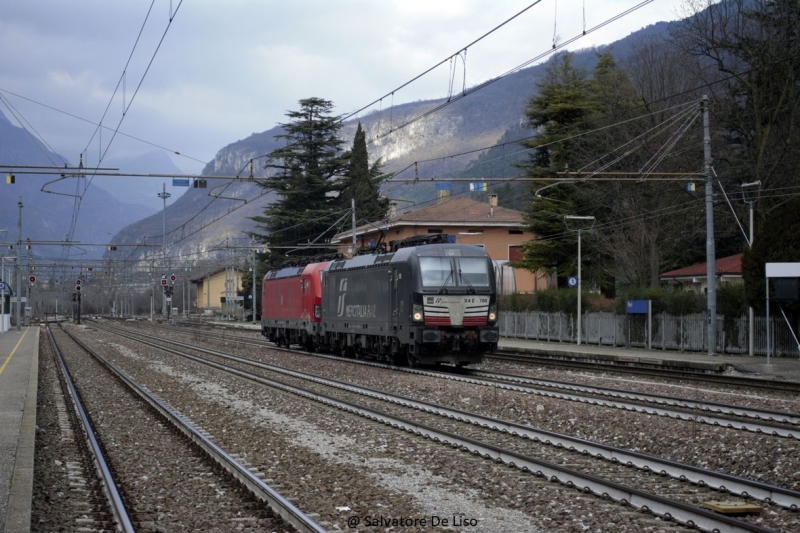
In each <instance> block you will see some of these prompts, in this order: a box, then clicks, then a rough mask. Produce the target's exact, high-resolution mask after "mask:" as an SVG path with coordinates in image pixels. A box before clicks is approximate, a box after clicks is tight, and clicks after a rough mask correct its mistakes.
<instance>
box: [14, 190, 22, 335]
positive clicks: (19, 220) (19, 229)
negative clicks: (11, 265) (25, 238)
mask: <svg viewBox="0 0 800 533" xmlns="http://www.w3.org/2000/svg"><path fill="white" fill-rule="evenodd" d="M17 206H18V207H19V215H18V216H17V257H16V258H14V261H15V263H16V264H15V274H16V276H17V312H16V320H17V331H22V324H21V321H20V313H19V308H20V306H21V305H22V296H21V294H22V287H21V286H20V278H21V277H22V272H21V270H20V262H21V259H20V258H21V257H22V254H21V253H20V250H21V246H22V196H20V197H19V200H18V201H17Z"/></svg>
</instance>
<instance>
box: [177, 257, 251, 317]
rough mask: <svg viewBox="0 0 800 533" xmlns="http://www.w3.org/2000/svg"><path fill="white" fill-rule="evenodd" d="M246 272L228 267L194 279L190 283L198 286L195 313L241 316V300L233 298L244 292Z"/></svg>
mask: <svg viewBox="0 0 800 533" xmlns="http://www.w3.org/2000/svg"><path fill="white" fill-rule="evenodd" d="M244 272H245V270H243V269H240V268H234V267H228V268H220V269H219V270H215V271H209V272H208V273H207V274H205V275H203V276H198V277H196V278H192V279H191V280H190V281H191V282H192V283H193V284H195V285H197V301H196V303H195V312H197V313H215V314H225V315H237V316H238V315H239V314H241V313H242V310H241V309H240V307H239V303H240V302H239V300H238V299H233V300H232V299H231V298H237V297H236V293H237V292H238V291H240V290H242V274H243V273H244Z"/></svg>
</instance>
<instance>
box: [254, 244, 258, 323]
mask: <svg viewBox="0 0 800 533" xmlns="http://www.w3.org/2000/svg"><path fill="white" fill-rule="evenodd" d="M257 251H258V250H256V249H255V248H253V324H255V323H256V309H258V307H257V301H256V252H257Z"/></svg>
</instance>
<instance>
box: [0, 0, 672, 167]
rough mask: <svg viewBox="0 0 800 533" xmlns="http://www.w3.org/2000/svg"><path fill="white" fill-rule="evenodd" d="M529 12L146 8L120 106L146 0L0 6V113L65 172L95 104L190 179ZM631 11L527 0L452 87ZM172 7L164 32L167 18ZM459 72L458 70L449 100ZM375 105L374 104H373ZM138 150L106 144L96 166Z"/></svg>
mask: <svg viewBox="0 0 800 533" xmlns="http://www.w3.org/2000/svg"><path fill="white" fill-rule="evenodd" d="M532 3H534V0H281V1H278V0H224V1H223V0H184V1H183V3H181V2H180V0H171V1H170V0H155V2H154V4H153V8H152V11H151V13H150V15H149V19H148V20H147V23H146V25H145V26H144V30H143V31H142V34H141V37H140V38H139V42H138V45H137V47H136V50H135V52H134V53H133V56H132V58H131V62H130V65H129V66H128V68H127V70H126V76H125V83H124V91H123V90H122V87H120V90H119V91H118V92H117V94H116V95H115V96H114V98H113V100H112V94H113V93H114V90H115V88H116V86H117V84H118V82H119V81H120V78H121V75H122V72H123V70H124V69H125V65H126V62H127V61H128V57H129V56H130V55H131V51H132V50H133V47H134V43H135V42H136V39H137V36H138V35H139V32H140V29H141V28H142V26H143V23H144V21H145V17H146V16H147V13H148V9H149V8H150V5H151V3H150V0H137V1H134V0H113V1H110V0H3V1H2V3H0V97H1V98H2V100H3V101H2V102H0V111H2V112H3V113H4V114H5V115H6V116H7V117H8V118H9V119H10V120H11V121H12V122H13V123H14V124H17V125H18V123H17V120H15V119H14V118H13V117H12V116H11V112H10V111H9V109H8V108H7V107H6V105H7V104H10V105H12V106H13V107H14V108H15V109H16V111H17V112H18V113H19V115H20V116H22V117H24V118H25V119H26V120H27V121H28V122H29V123H30V126H31V127H32V128H34V129H35V130H36V131H37V132H38V133H39V134H40V136H41V137H42V138H43V139H44V140H45V141H46V142H47V143H48V144H49V145H50V146H52V148H53V149H54V150H55V151H56V152H58V153H60V154H62V155H64V156H65V157H67V158H68V159H69V161H70V162H71V163H77V160H78V155H79V154H80V153H81V152H83V151H84V150H85V151H86V153H87V160H88V162H89V163H91V164H94V163H96V162H97V160H98V158H99V157H100V154H101V153H104V152H105V151H106V149H107V148H108V142H109V140H110V139H111V132H109V131H104V132H103V133H102V135H101V136H100V137H98V136H95V137H94V139H92V134H93V133H94V130H95V127H94V126H93V125H91V124H89V123H87V122H83V121H82V120H79V119H77V118H74V117H71V116H68V115H66V114H64V113H69V114H71V115H75V116H77V117H80V118H81V119H85V120H88V121H91V122H98V121H99V120H100V118H101V117H102V116H103V113H104V111H105V109H106V107H107V106H109V102H110V106H109V108H108V113H107V114H106V117H105V119H104V120H103V124H104V125H106V126H108V127H110V128H112V130H113V129H114V128H116V127H117V125H118V124H119V122H120V119H121V118H122V110H123V107H124V106H130V107H129V108H128V112H127V114H126V115H125V117H124V120H123V121H122V125H121V127H120V131H122V132H124V133H126V134H128V135H132V136H135V137H138V138H140V139H143V140H145V141H148V142H150V143H153V144H156V145H159V146H163V147H166V148H169V149H170V150H172V151H177V152H180V153H181V154H185V155H186V156H189V157H178V156H173V161H174V162H175V164H177V165H178V166H179V167H180V168H182V169H183V170H185V171H187V172H197V171H199V170H200V169H201V168H202V166H203V165H202V164H201V163H200V162H198V161H196V160H199V161H202V162H207V161H209V160H211V159H212V158H213V157H214V155H215V153H216V152H217V150H219V149H220V148H222V147H223V146H225V145H226V144H229V143H231V142H234V141H236V140H239V139H243V138H245V137H247V136H248V135H250V134H251V133H253V132H261V131H264V130H267V129H269V128H272V127H273V126H275V125H276V124H277V123H279V122H284V121H285V120H286V118H285V116H284V114H285V113H286V111H287V110H293V109H297V107H298V106H297V102H298V100H300V99H301V98H307V97H311V96H316V97H321V98H325V99H328V100H331V101H333V102H334V104H335V105H336V113H337V114H346V113H350V112H352V111H355V110H356V109H358V108H360V107H362V106H365V105H366V104H368V103H370V102H372V101H374V100H376V99H378V98H380V97H381V96H383V95H385V94H387V93H389V92H391V91H392V90H393V89H395V88H397V87H398V86H400V85H402V84H404V83H406V82H407V81H409V80H410V79H412V78H413V77H415V76H417V75H418V74H421V73H422V72H423V71H425V70H427V69H428V68H430V67H431V66H433V65H435V64H436V63H438V62H440V61H442V60H443V59H445V58H447V57H449V56H450V55H452V54H454V53H456V52H457V51H458V50H459V49H461V48H463V47H464V46H466V45H468V44H469V43H471V42H472V41H474V40H475V39H477V38H478V37H480V36H481V35H483V34H484V33H486V32H488V31H489V30H491V29H492V28H494V27H495V26H497V25H498V24H500V23H502V22H503V21H505V20H506V19H508V18H510V17H512V16H513V15H515V14H516V13H518V12H520V11H521V10H523V9H524V8H525V7H527V6H529V5H531V4H532ZM639 3H640V0H542V1H540V2H539V3H538V4H536V5H535V6H534V7H532V8H531V9H529V10H528V11H526V12H525V13H523V14H522V15H520V16H519V17H517V18H516V19H514V20H513V21H511V22H510V23H508V24H507V25H506V26H504V27H503V28H501V29H500V30H498V31H497V32H495V33H494V34H492V35H491V36H489V37H487V38H486V39H484V40H483V41H481V42H479V43H477V44H475V45H474V46H473V47H470V48H469V50H468V52H467V58H466V84H467V85H468V86H471V85H475V84H477V83H479V82H481V81H484V80H486V79H488V78H491V77H494V76H496V75H498V74H501V73H503V72H505V71H507V70H509V69H511V68H514V67H516V66H517V65H520V64H521V63H523V62H525V61H528V60H530V59H532V58H534V57H536V56H538V55H540V54H542V53H544V52H546V51H547V50H549V49H551V48H552V45H553V36H554V33H555V35H556V36H557V40H558V41H560V42H563V41H566V40H568V39H571V38H572V37H574V36H576V35H578V34H580V33H581V32H582V31H583V28H584V14H583V13H584V9H585V26H586V28H587V29H589V28H592V27H594V26H596V25H598V24H601V23H603V22H605V21H606V20H608V19H610V18H612V17H614V16H616V15H618V14H620V13H622V12H624V11H626V10H627V9H630V8H631V7H633V6H636V5H637V4H639ZM682 3H683V2H682V0H655V1H653V2H652V3H650V4H648V5H645V6H644V7H642V8H640V9H638V10H637V11H635V12H633V13H631V14H629V15H627V16H625V17H624V18H622V19H621V20H618V21H616V22H614V23H612V24H610V25H608V26H607V27H605V28H603V29H602V30H599V31H597V32H596V33H592V34H590V35H587V36H585V37H583V38H581V39H579V40H578V41H577V42H575V43H574V44H573V45H572V46H570V47H569V48H570V49H573V50H574V49H579V48H587V47H590V46H596V45H600V44H607V43H610V42H613V41H615V40H617V39H619V38H621V37H624V36H626V35H628V34H629V33H631V32H633V31H635V30H638V29H640V28H642V27H644V26H647V25H649V24H653V23H655V22H658V21H663V20H675V19H676V18H678V17H679V14H680V13H681V12H682V11H681V7H680V6H681V5H682ZM179 4H180V9H178V11H177V13H176V14H175V15H174V18H173V21H172V24H171V25H169V29H168V30H167V27H168V24H169V17H170V9H172V11H173V12H174V11H175V9H176V8H177V7H178V5H179ZM584 6H585V8H584ZM165 30H167V31H166V36H165V37H164V39H163V42H162V43H161V47H160V49H159V50H158V52H157V53H156V48H157V47H158V44H159V41H160V40H161V37H162V35H164V32H165ZM151 59H152V64H151V66H150V68H149V71H148V72H147V74H146V76H145V70H146V68H147V65H148V63H150V62H151ZM544 59H545V60H546V59H547V58H544ZM461 68H462V67H461V64H460V60H459V66H458V71H457V75H456V79H457V87H458V88H460V85H461V82H462V79H463V73H462V71H461ZM143 76H144V80H143V81H142V78H143ZM449 78H450V73H449V66H448V65H447V64H446V65H444V66H443V67H440V68H439V69H437V70H436V71H434V72H432V73H431V74H428V75H427V76H425V77H424V78H423V79H421V80H419V81H417V82H415V83H413V84H412V85H410V86H409V87H406V88H404V89H402V90H400V91H397V92H396V93H395V95H394V103H395V104H399V103H403V102H410V101H415V100H425V99H434V98H441V97H444V96H446V94H447V89H448V84H449ZM140 83H141V87H140V88H139V89H138V93H136V91H137V87H138V86H139V85H140ZM134 93H136V96H135V98H134ZM21 97H24V98H25V99H29V100H32V101H35V102H38V103H40V104H44V105H46V106H49V107H50V108H54V109H56V110H58V111H54V110H53V109H49V108H47V107H43V106H42V105H39V104H36V103H33V102H31V101H29V100H25V99H23V98H21ZM132 99H133V101H132V102H131V100H132ZM391 103H392V98H389V99H387V100H384V104H383V105H384V107H386V106H388V105H390V104H391ZM376 109H377V108H376ZM59 111H60V112H59ZM61 112H63V113H61ZM154 149H155V148H153V147H152V146H150V145H147V144H145V143H142V142H138V141H133V140H131V139H128V138H125V137H122V136H117V137H116V138H115V139H114V141H113V144H112V145H111V147H110V149H108V155H107V156H106V157H114V156H125V155H135V154H139V153H143V152H147V151H151V150H154ZM192 158H194V159H192ZM195 159H196V160H195Z"/></svg>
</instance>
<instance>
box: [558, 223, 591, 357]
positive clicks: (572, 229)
mask: <svg viewBox="0 0 800 533" xmlns="http://www.w3.org/2000/svg"><path fill="white" fill-rule="evenodd" d="M569 221H578V222H577V223H578V224H579V225H578V227H577V228H571V227H570V222H569ZM564 224H565V225H566V226H567V229H568V230H569V231H577V232H578V346H580V345H581V232H582V231H584V229H585V230H586V231H592V228H593V227H594V217H593V216H582V217H581V216H574V215H564ZM584 224H589V227H588V228H584V227H583V225H584Z"/></svg>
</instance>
